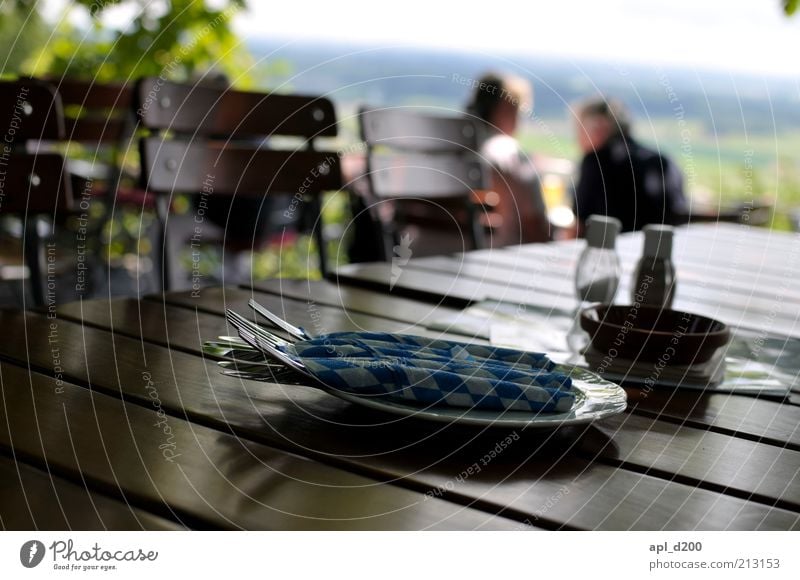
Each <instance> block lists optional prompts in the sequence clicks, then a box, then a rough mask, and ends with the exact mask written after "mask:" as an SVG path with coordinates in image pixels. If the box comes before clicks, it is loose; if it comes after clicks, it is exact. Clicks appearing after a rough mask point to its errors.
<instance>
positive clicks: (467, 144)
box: [360, 109, 478, 152]
mask: <svg viewBox="0 0 800 580" xmlns="http://www.w3.org/2000/svg"><path fill="white" fill-rule="evenodd" d="M360 120H361V138H362V139H363V140H364V142H365V143H367V145H371V146H378V145H385V146H387V147H391V148H392V149H400V150H407V151H428V152H442V151H458V152H463V151H464V150H467V151H476V150H477V148H478V129H477V127H476V126H475V124H474V123H473V122H472V121H471V120H470V119H467V118H464V117H435V116H431V115H424V114H418V113H416V112H409V111H408V110H399V109H362V110H361V113H360Z"/></svg>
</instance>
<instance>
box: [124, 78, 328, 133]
mask: <svg viewBox="0 0 800 580" xmlns="http://www.w3.org/2000/svg"><path fill="white" fill-rule="evenodd" d="M135 97H136V109H137V113H138V115H139V118H140V119H141V121H142V124H143V125H145V126H146V127H148V128H150V129H156V130H170V131H173V132H176V133H188V134H191V135H196V136H201V135H202V136H221V135H225V136H227V137H230V138H232V139H241V138H245V137H252V136H264V135H287V136H298V137H306V138H314V137H331V136H335V135H336V114H335V112H334V108H333V103H331V101H329V100H328V99H326V98H324V97H314V96H300V95H280V94H272V93H250V92H243V91H235V90H232V89H227V88H218V87H208V86H200V85H197V86H192V85H182V84H177V83H170V82H165V81H163V79H158V78H145V79H142V80H141V81H139V83H138V85H137V87H136V94H135Z"/></svg>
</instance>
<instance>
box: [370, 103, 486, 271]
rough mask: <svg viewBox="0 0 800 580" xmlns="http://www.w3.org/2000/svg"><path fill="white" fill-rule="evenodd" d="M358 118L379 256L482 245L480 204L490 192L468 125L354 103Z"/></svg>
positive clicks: (474, 132) (461, 120)
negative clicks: (379, 230) (380, 238)
mask: <svg viewBox="0 0 800 580" xmlns="http://www.w3.org/2000/svg"><path fill="white" fill-rule="evenodd" d="M359 121H360V129H361V138H362V140H363V141H364V143H365V144H366V147H367V159H366V173H365V175H364V179H365V180H366V183H367V187H366V189H367V191H368V195H369V197H370V204H371V206H372V207H371V208H370V211H371V213H372V215H373V217H374V219H376V220H377V221H378V222H379V223H380V224H381V226H382V227H383V228H384V231H385V233H386V235H385V238H384V247H383V249H382V253H383V257H384V259H386V260H390V259H392V257H393V255H394V254H396V253H398V252H400V253H403V254H410V253H413V255H415V256H418V257H419V256H423V255H430V254H440V253H446V252H452V251H464V250H469V249H475V248H480V247H482V246H483V243H484V233H483V230H482V225H481V223H482V222H481V214H482V213H483V211H482V210H483V207H482V205H481V204H482V202H483V201H486V203H489V200H490V199H491V196H489V198H488V200H487V196H486V193H485V188H486V178H485V172H484V168H483V166H482V164H481V162H480V159H479V157H478V155H477V153H476V152H477V150H478V134H477V133H478V129H477V127H476V125H475V124H474V122H473V121H472V120H470V119H466V118H458V117H438V116H431V115H425V114H420V113H417V112H415V111H409V110H407V109H397V108H391V109H377V108H362V109H361V111H360V113H359ZM387 202H388V203H387Z"/></svg>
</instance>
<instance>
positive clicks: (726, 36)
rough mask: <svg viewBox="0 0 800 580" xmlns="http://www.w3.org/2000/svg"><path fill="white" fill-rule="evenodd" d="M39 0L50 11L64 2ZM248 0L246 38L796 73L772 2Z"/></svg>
mask: <svg viewBox="0 0 800 580" xmlns="http://www.w3.org/2000/svg"><path fill="white" fill-rule="evenodd" d="M44 1H45V3H46V4H47V5H48V6H51V7H53V8H54V10H48V12H50V13H52V14H56V13H58V10H57V7H60V6H63V5H64V4H65V3H66V2H67V0H44ZM157 1H158V0H145V3H149V2H153V3H155V2H157ZM197 1H206V2H207V3H208V4H212V5H213V4H219V0H197ZM126 4H127V6H123V7H122V8H113V9H109V10H108V11H107V14H106V16H105V17H104V20H105V21H106V23H108V24H112V25H117V26H124V25H126V24H127V23H129V22H130V20H131V14H132V11H135V10H136V9H137V5H138V3H137V2H128V3H126ZM248 6H249V8H248V10H247V11H246V12H242V13H239V14H237V15H236V16H235V17H234V19H233V26H234V29H235V30H236V31H237V32H239V33H240V34H242V35H244V36H245V37H248V38H254V39H265V40H279V41H286V42H298V43H302V42H307V41H338V42H348V43H353V44H363V45H370V46H378V47H386V46H413V47H416V48H425V47H435V48H440V49H442V48H443V49H449V50H466V51H472V52H481V53H488V54H491V55H508V56H512V57H513V56H514V55H520V56H550V55H552V56H559V57H566V58H571V59H576V60H578V59H579V60H585V59H590V60H597V61H604V62H611V63H619V64H620V65H623V64H626V63H631V64H632V63H644V64H659V65H679V66H688V67H693V68H697V69H711V70H720V71H731V72H750V73H757V74H765V75H770V76H772V75H778V76H784V77H793V78H797V79H798V80H800V58H798V51H797V45H798V40H799V39H800V14H797V15H795V16H794V17H792V18H787V17H785V16H784V14H783V10H782V8H781V0H525V1H524V2H522V1H510V0H494V1H486V0H484V1H481V2H478V1H475V0H460V1H458V2H455V1H452V0H395V1H391V0H390V1H388V2H386V1H384V2H381V1H380V0H379V1H373V2H366V1H364V0H360V1H358V0H335V1H331V0H324V1H323V0H302V1H298V0H278V1H273V0H248Z"/></svg>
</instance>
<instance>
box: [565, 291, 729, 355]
mask: <svg viewBox="0 0 800 580" xmlns="http://www.w3.org/2000/svg"><path fill="white" fill-rule="evenodd" d="M626 323H627V324H626ZM581 328H583V329H584V330H585V331H586V332H588V333H589V337H590V338H591V345H592V347H593V348H594V349H595V350H597V351H598V352H601V353H603V354H611V355H613V356H619V357H620V358H624V359H636V360H638V361H643V362H656V361H659V360H664V361H665V364H675V365H688V364H695V363H703V362H706V361H708V360H709V359H710V358H711V357H712V355H713V354H714V352H716V350H717V349H718V348H719V347H721V346H723V345H724V344H726V343H727V342H728V340H730V331H729V330H728V327H727V326H725V325H724V324H723V323H721V322H719V321H717V320H714V319H712V318H706V317H705V316H698V315H697V314H691V313H688V312H680V311H678V310H668V309H665V308H661V307H659V306H638V307H637V306H635V305H633V306H609V305H607V304H600V305H597V306H592V307H591V308H587V309H585V310H584V311H583V312H581ZM612 349H613V350H612ZM615 352H616V354H614V353H615Z"/></svg>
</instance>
